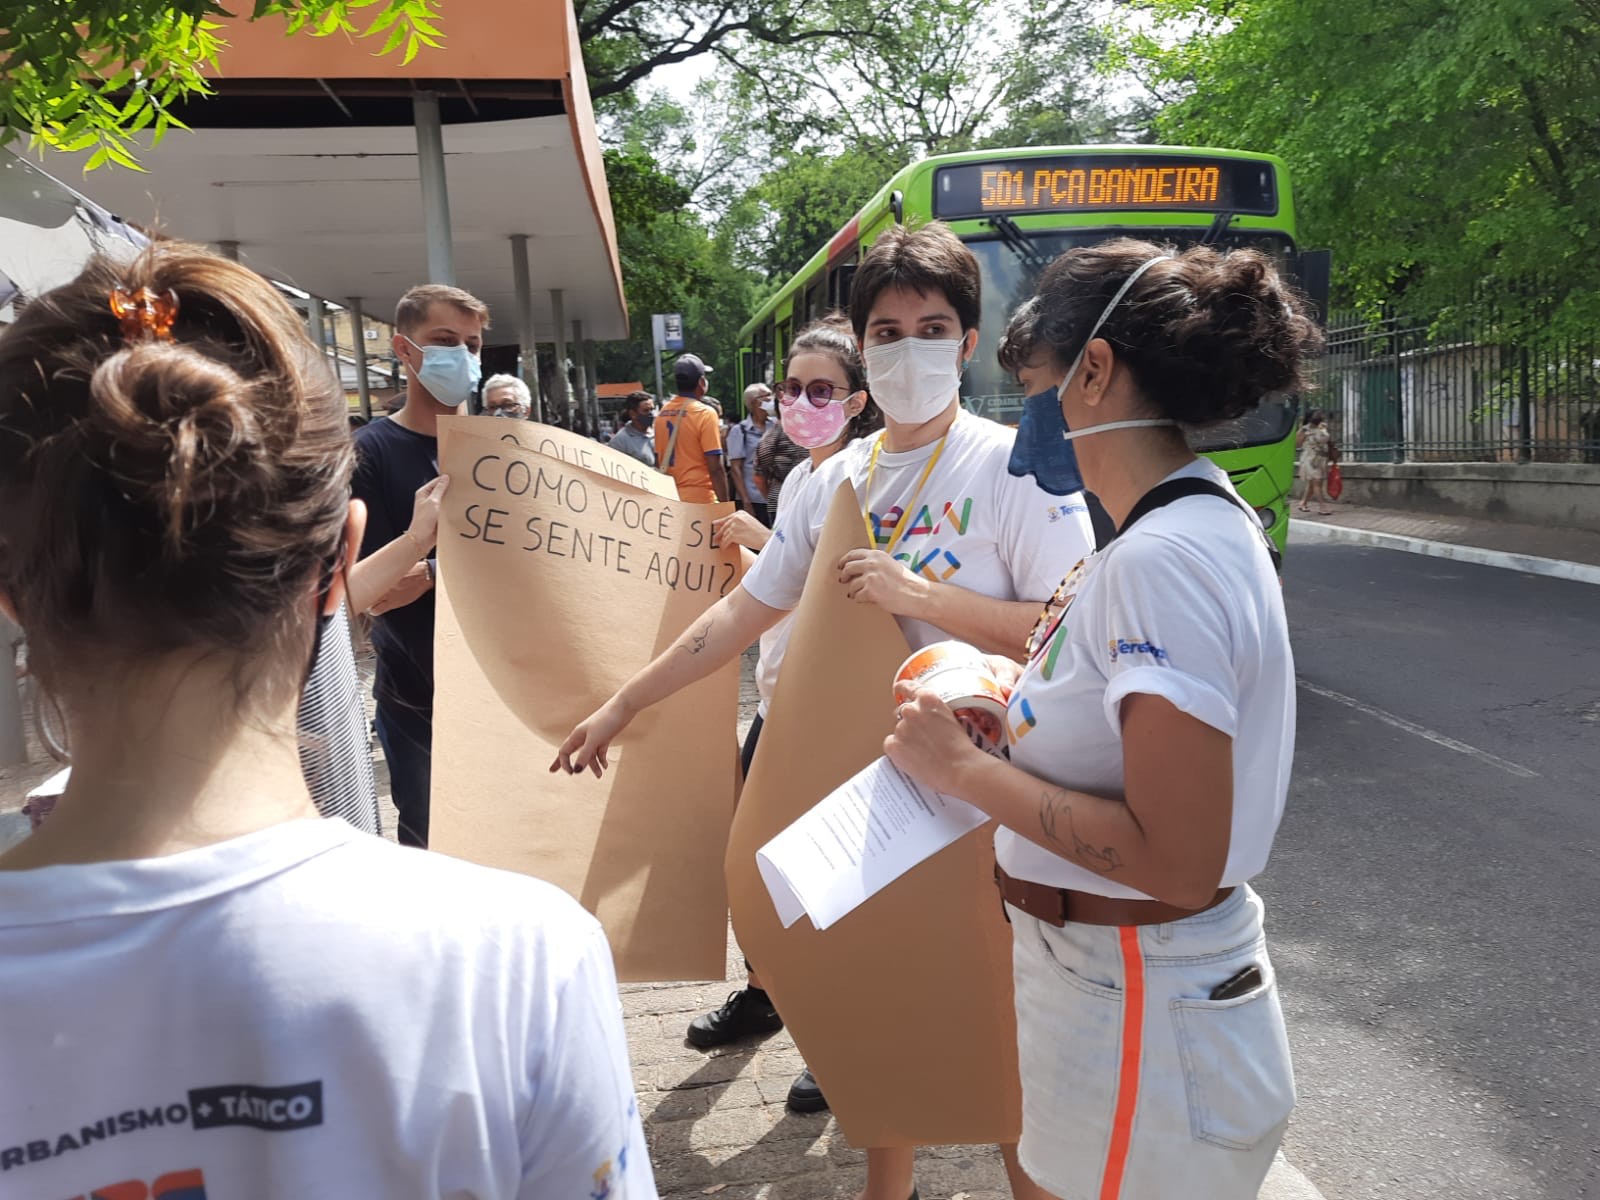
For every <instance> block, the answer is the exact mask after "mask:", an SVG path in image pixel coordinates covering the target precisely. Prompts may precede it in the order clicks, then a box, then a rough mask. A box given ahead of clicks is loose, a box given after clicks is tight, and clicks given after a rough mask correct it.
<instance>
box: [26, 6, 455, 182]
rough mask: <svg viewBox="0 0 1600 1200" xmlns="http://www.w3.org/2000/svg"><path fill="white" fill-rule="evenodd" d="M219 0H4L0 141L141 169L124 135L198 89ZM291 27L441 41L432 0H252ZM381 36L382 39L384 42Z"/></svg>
mask: <svg viewBox="0 0 1600 1200" xmlns="http://www.w3.org/2000/svg"><path fill="white" fill-rule="evenodd" d="M228 15H229V14H228V10H226V9H224V8H223V7H222V6H221V5H220V4H218V3H216V0H47V2H39V0H0V79H4V81H5V84H4V86H3V87H0V145H4V144H6V143H7V142H10V141H13V140H14V139H16V138H17V137H19V136H22V135H31V136H32V138H33V139H34V141H35V143H36V144H39V145H44V146H49V147H52V148H54V149H59V150H68V151H82V150H91V149H92V150H93V151H94V153H93V154H92V155H91V156H90V158H89V161H88V166H89V168H90V169H93V168H95V167H99V166H101V165H103V164H105V163H107V162H114V163H117V164H118V165H120V166H124V167H132V168H135V169H137V168H138V163H137V161H136V159H135V157H134V154H133V150H132V138H133V136H134V135H135V134H138V133H140V132H142V131H144V130H146V129H149V130H150V131H151V132H152V133H153V135H154V136H155V137H156V138H157V139H159V138H160V137H161V136H162V134H164V133H165V132H166V131H167V129H168V128H169V127H171V126H174V125H178V126H181V124H182V123H181V122H180V121H178V120H177V118H176V117H174V116H173V115H172V108H173V106H174V105H176V104H177V103H178V102H180V101H182V100H185V99H188V98H191V97H194V96H200V95H205V94H206V93H208V92H209V91H210V90H211V88H210V86H209V84H208V83H207V82H206V77H205V74H204V72H205V71H206V69H207V68H214V67H215V66H216V61H217V54H218V52H219V51H220V50H221V48H222V46H223V42H222V41H221V40H220V39H219V38H218V31H219V29H220V25H219V24H218V22H217V20H216V18H218V17H226V16H228ZM269 15H279V16H282V17H284V18H286V19H287V24H288V29H289V32H290V33H299V32H302V31H303V32H305V33H308V34H311V35H313V36H317V37H326V36H328V35H330V34H335V33H344V34H351V35H358V36H361V37H367V38H372V39H373V40H374V43H375V46H377V47H380V48H379V52H380V53H384V54H388V53H391V52H394V51H401V52H402V53H403V55H404V59H405V61H406V62H410V61H411V60H412V59H413V58H415V57H416V55H417V52H418V51H419V50H420V49H421V48H422V47H423V46H438V45H441V44H442V41H441V39H442V37H443V34H442V33H441V31H440V29H439V27H438V25H437V24H436V22H437V20H438V17H437V13H436V11H435V0H254V8H253V10H252V11H251V14H250V16H251V19H253V20H259V19H260V18H262V17H265V16H269ZM380 39H381V41H380Z"/></svg>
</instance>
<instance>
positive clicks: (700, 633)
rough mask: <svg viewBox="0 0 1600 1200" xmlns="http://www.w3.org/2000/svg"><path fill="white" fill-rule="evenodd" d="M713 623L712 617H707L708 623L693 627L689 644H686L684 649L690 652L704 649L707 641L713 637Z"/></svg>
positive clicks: (693, 652)
mask: <svg viewBox="0 0 1600 1200" xmlns="http://www.w3.org/2000/svg"><path fill="white" fill-rule="evenodd" d="M711 623H712V618H711V617H707V618H706V623H705V624H704V625H702V626H700V628H699V629H691V630H690V631H689V644H688V645H687V646H684V647H683V649H684V650H687V651H688V652H689V653H690V654H699V653H700V651H702V650H704V649H705V648H706V642H708V641H709V640H710V639H711Z"/></svg>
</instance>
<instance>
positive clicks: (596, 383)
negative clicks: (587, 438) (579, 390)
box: [583, 342, 600, 435]
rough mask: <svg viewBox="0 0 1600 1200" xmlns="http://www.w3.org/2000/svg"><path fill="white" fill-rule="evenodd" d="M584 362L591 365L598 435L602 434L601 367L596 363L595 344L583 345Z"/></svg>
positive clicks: (590, 378)
mask: <svg viewBox="0 0 1600 1200" xmlns="http://www.w3.org/2000/svg"><path fill="white" fill-rule="evenodd" d="M583 349H584V355H583V361H584V362H586V363H587V364H588V365H589V395H590V397H591V398H592V400H593V402H594V429H595V433H596V435H598V434H599V432H600V366H599V363H598V362H597V361H596V358H595V352H594V343H593V342H585V343H584V344H583Z"/></svg>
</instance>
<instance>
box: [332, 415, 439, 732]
mask: <svg viewBox="0 0 1600 1200" xmlns="http://www.w3.org/2000/svg"><path fill="white" fill-rule="evenodd" d="M438 474H439V439H438V438H431V437H427V436H425V435H423V434H420V433H415V432H413V431H412V430H410V429H407V428H406V427H405V426H404V425H402V424H400V422H398V421H392V420H391V421H376V422H374V423H372V424H370V425H366V426H364V427H362V428H361V429H359V430H357V431H356V472H355V479H354V481H353V483H352V491H353V492H354V494H355V498H356V499H357V500H361V501H363V502H365V504H366V506H367V532H366V536H365V537H363V538H362V540H361V557H362V558H365V557H367V555H369V554H371V553H372V552H373V551H375V550H380V549H382V548H383V547H384V546H387V545H388V544H389V543H390V542H392V541H394V540H395V538H397V537H400V536H401V535H402V534H403V533H405V530H406V527H407V526H408V525H410V524H411V510H412V508H413V506H414V505H415V504H416V497H417V489H418V488H420V487H421V486H422V485H423V484H425V483H427V482H428V481H429V480H430V479H433V478H435V477H436V476H437V475H438ZM433 612H434V597H433V592H432V591H431V590H430V591H427V592H425V593H423V595H422V596H421V597H419V598H418V599H416V600H413V601H412V602H411V603H410V604H408V605H406V606H405V607H404V608H396V609H392V610H390V611H389V612H386V613H384V614H383V615H382V616H380V617H377V618H376V619H374V621H373V623H372V648H373V650H374V651H376V652H377V656H378V679H377V686H376V688H375V693H376V696H377V701H378V706H379V707H380V708H382V709H383V710H384V713H385V715H386V716H387V717H390V718H393V719H394V720H395V721H396V722H397V723H402V724H409V725H410V726H412V728H413V729H414V730H416V731H418V732H425V731H426V730H427V729H428V728H429V727H430V726H431V725H432V723H433Z"/></svg>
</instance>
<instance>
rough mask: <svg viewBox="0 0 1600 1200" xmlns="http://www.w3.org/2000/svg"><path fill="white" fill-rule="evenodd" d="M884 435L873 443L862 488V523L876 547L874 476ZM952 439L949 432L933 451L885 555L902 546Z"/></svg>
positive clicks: (901, 515)
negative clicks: (945, 445)
mask: <svg viewBox="0 0 1600 1200" xmlns="http://www.w3.org/2000/svg"><path fill="white" fill-rule="evenodd" d="M884 436H885V435H884V434H881V433H880V434H879V435H878V440H877V441H875V442H873V443H872V458H871V459H870V460H869V461H868V463H867V483H866V486H865V487H864V488H862V493H863V495H862V502H861V523H862V524H863V525H865V526H866V527H867V541H868V542H869V543H870V544H872V545H873V546H876V545H877V544H878V531H877V530H876V529H874V528H873V527H872V475H873V472H875V471H876V470H877V469H878V455H879V453H881V452H882V450H883V439H884ZM949 438H950V433H949V431H948V430H946V431H945V435H944V437H942V438H940V439H939V444H938V445H937V446H935V447H934V449H933V457H932V458H930V459H928V465H927V466H925V467H923V468H922V478H921V479H919V480H917V490H916V491H914V492H912V493H911V503H910V504H907V505H906V506H905V508H904V509H902V510H901V512H900V519H899V520H898V521H896V522H895V523H894V530H893V531H892V532H891V533H890V534H889V544H888V545H887V546H885V547H884V548H883V552H884V553H885V554H893V553H894V548H895V547H896V546H898V545H899V544H900V538H901V537H902V536H903V535H904V534H905V531H906V525H907V523H908V522H909V521H910V520H911V514H912V513H914V512H916V511H917V497H919V496H921V495H922V485H923V484H925V483H927V482H928V476H929V475H932V474H933V468H934V466H935V465H936V464H937V463H938V461H939V456H940V455H941V454H943V453H944V444H945V442H946V441H948V440H949Z"/></svg>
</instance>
